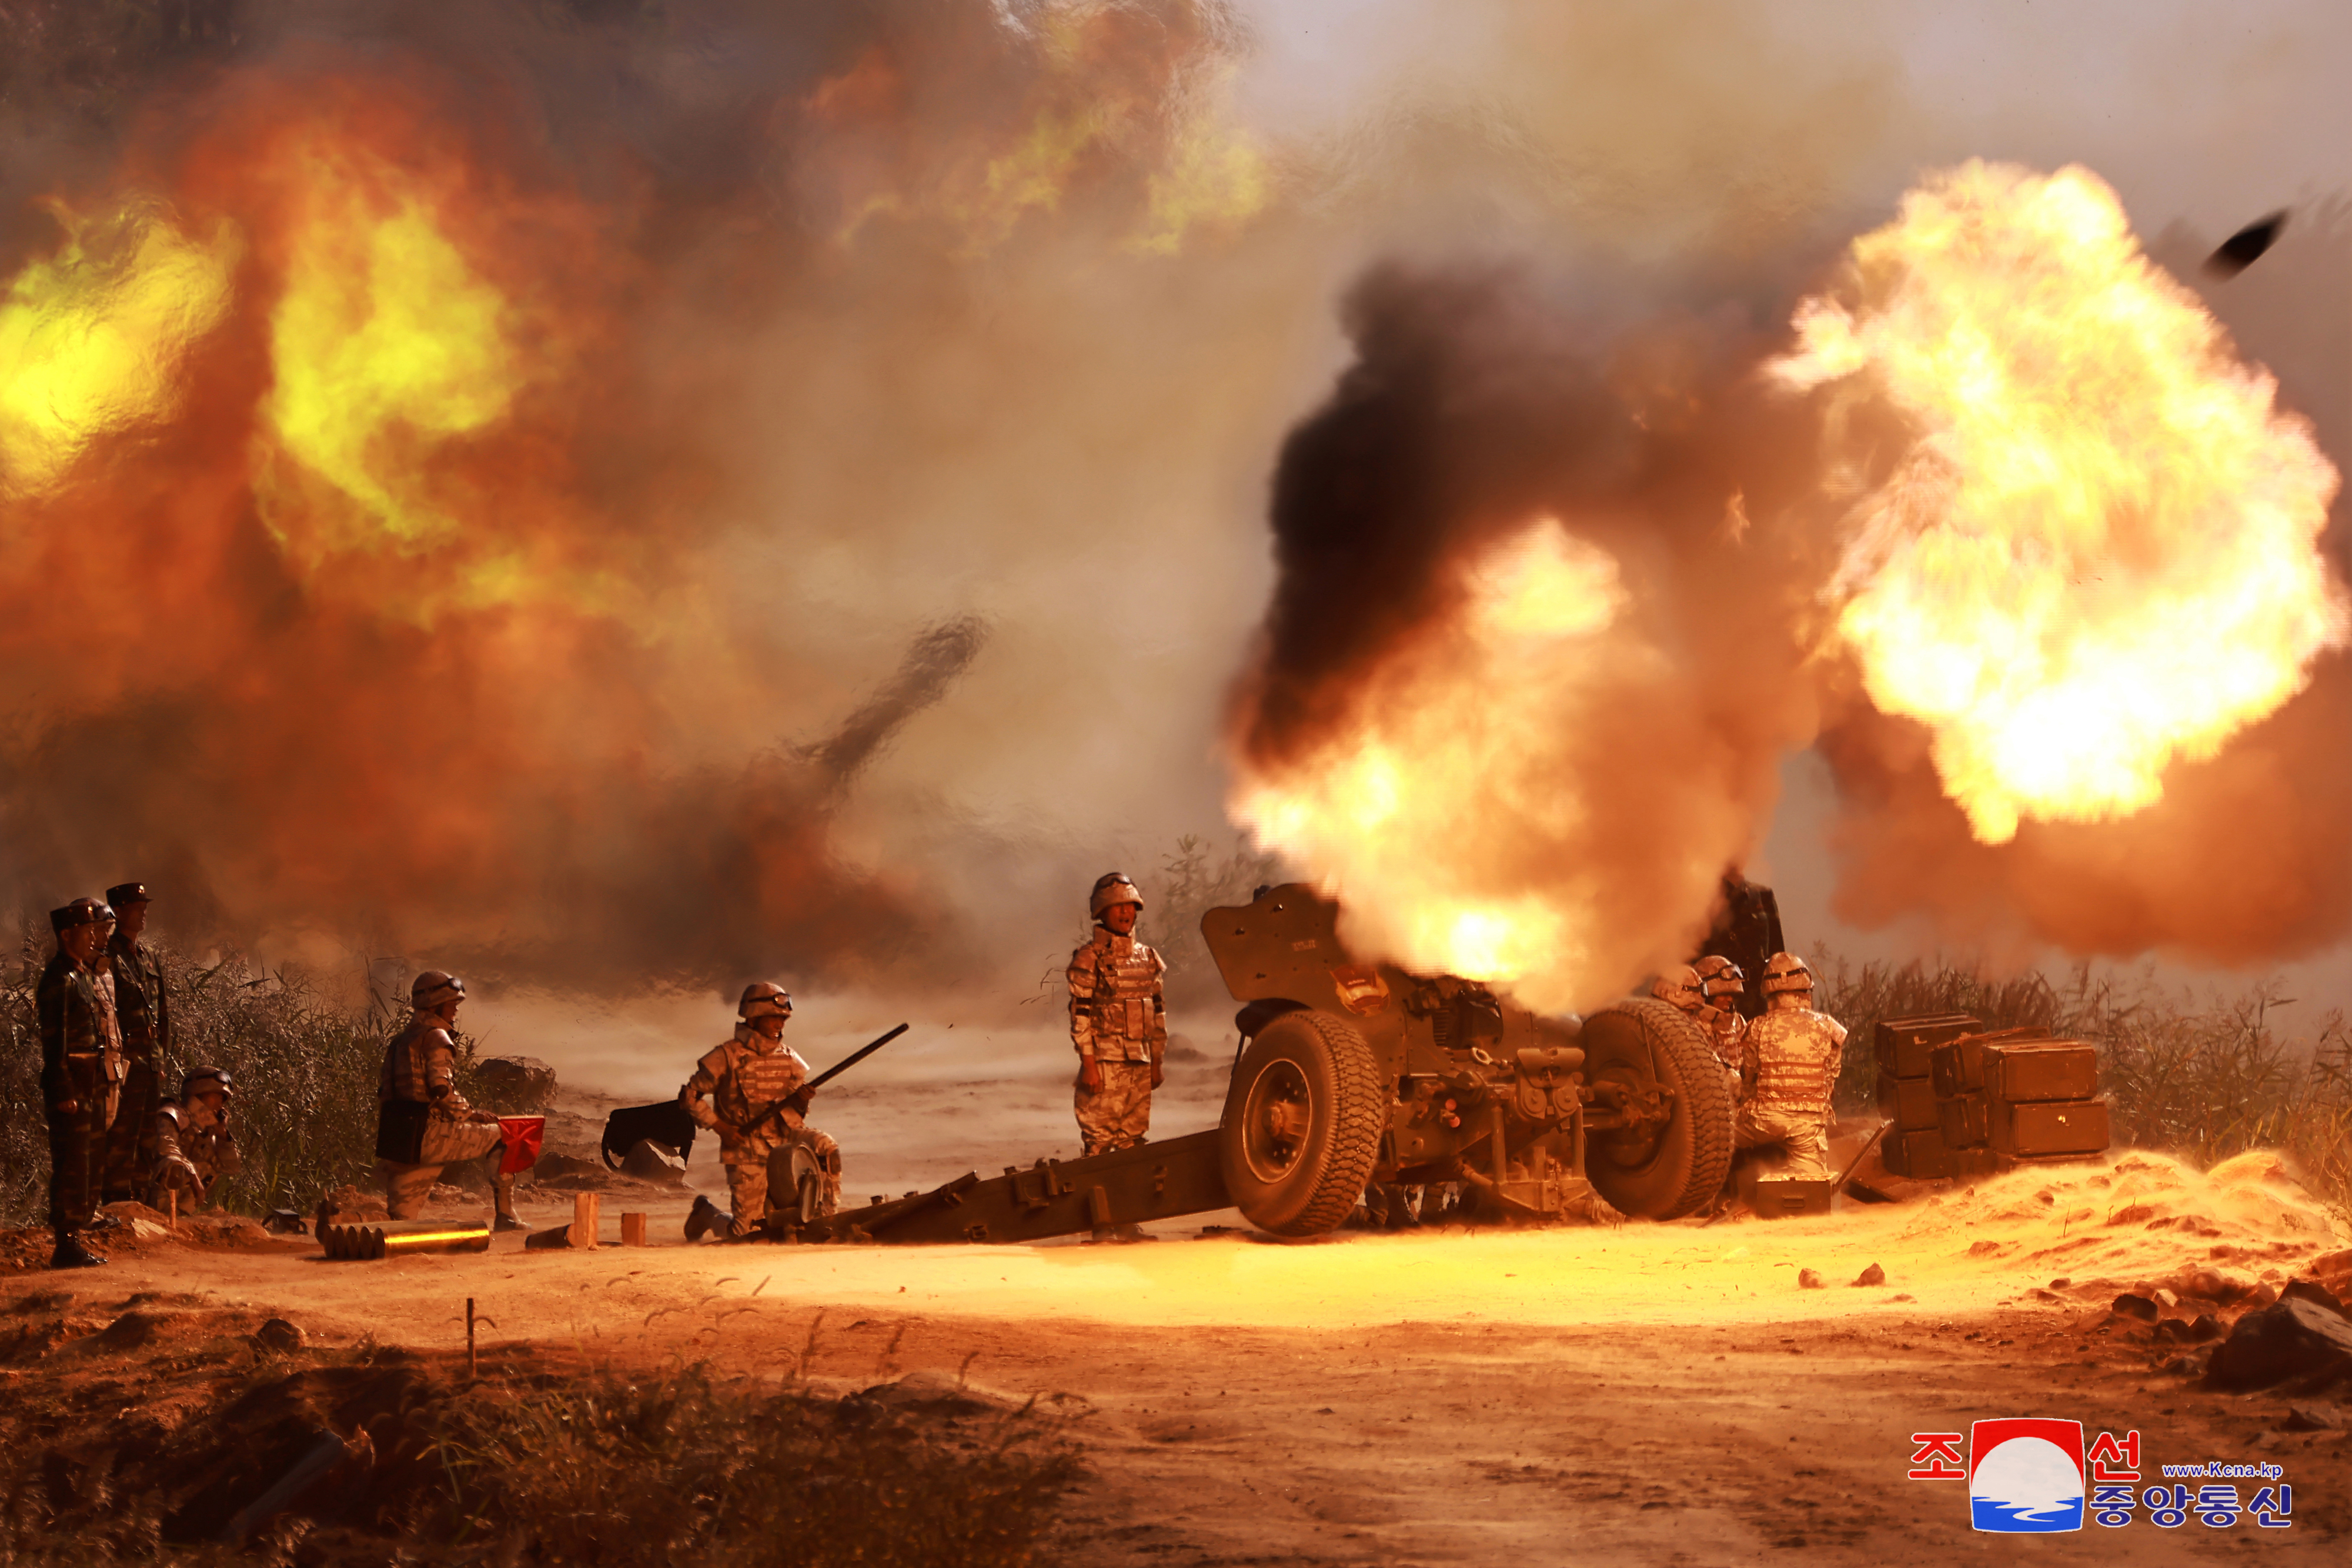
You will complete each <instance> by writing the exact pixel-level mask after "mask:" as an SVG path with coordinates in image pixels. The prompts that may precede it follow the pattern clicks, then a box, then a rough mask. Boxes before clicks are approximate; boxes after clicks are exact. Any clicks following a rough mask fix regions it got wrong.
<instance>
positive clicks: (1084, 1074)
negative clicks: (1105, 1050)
mask: <svg viewBox="0 0 2352 1568" xmlns="http://www.w3.org/2000/svg"><path fill="white" fill-rule="evenodd" d="M1078 1082H1081V1083H1083V1084H1085V1085H1086V1086H1087V1093H1089V1094H1099V1093H1101V1092H1102V1063H1101V1062H1099V1061H1096V1060H1095V1059H1094V1058H1093V1057H1091V1056H1082V1057H1080V1058H1078Z"/></svg>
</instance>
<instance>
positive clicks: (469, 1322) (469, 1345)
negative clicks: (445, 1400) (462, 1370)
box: [466, 1296, 481, 1379]
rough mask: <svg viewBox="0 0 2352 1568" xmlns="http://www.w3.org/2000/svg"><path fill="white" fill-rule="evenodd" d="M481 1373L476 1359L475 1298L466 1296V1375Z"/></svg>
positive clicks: (474, 1375) (473, 1375)
mask: <svg viewBox="0 0 2352 1568" xmlns="http://www.w3.org/2000/svg"><path fill="white" fill-rule="evenodd" d="M480 1375H481V1364H479V1363H478V1362H477V1361H476V1360H475V1359H474V1298H473V1297H471V1296H467V1298H466V1376H467V1378H468V1379H472V1378H476V1377H479V1376H480Z"/></svg>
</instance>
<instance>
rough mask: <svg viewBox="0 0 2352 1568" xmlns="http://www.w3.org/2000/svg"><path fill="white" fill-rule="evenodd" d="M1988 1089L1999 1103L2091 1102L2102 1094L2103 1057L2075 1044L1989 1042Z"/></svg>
mask: <svg viewBox="0 0 2352 1568" xmlns="http://www.w3.org/2000/svg"><path fill="white" fill-rule="evenodd" d="M1984 1087H1985V1093H1986V1094H1987V1095H1989V1096H1990V1098H1992V1099H1995V1100H2010V1101H2017V1102H2025V1101H2037V1100H2088V1099H2089V1098H2091V1096H2093V1095H2094V1094H2096V1093H2097V1092H2099V1053H2098V1052H2097V1051H2094V1050H2092V1049H2091V1048H2090V1047H2089V1046H2087V1045H2084V1043H2083V1042H2082V1041H2080V1040H2006V1041H1989V1042H1987V1044H1986V1045H1985V1047H1984Z"/></svg>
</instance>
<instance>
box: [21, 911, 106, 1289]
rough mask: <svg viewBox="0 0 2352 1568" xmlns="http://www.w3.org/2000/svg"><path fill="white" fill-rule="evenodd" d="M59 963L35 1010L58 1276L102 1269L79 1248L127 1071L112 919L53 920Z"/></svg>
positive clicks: (47, 971)
mask: <svg viewBox="0 0 2352 1568" xmlns="http://www.w3.org/2000/svg"><path fill="white" fill-rule="evenodd" d="M49 925H50V928H51V929H52V930H54V931H55V932H56V933H57V935H58V951H57V956H55V957H53V958H51V959H50V960H49V962H48V966H47V967H46V968H44V969H43V970H42V971H41V979H40V984H39V985H38V986H37V988H35V991H34V993H33V1009H34V1012H35V1013H36V1015H37V1017H38V1019H39V1020H40V1029H41V1100H42V1103H43V1104H44V1105H45V1106H46V1107H47V1111H48V1122H49V1226H50V1228H52V1229H53V1230H55V1231H56V1232H57V1239H58V1246H57V1251H56V1253H55V1254H54V1255H53V1256H52V1257H51V1258H50V1259H49V1267H50V1268H52V1269H87V1268H89V1267H90V1266H91V1265H93V1264H98V1263H103V1262H105V1261H106V1260H105V1259H103V1258H101V1257H100V1256H99V1255H98V1254H97V1253H95V1252H92V1251H91V1250H89V1249H88V1248H87V1247H84V1246H83V1245H82V1244H81V1240H80V1238H79V1234H78V1233H79V1232H80V1231H81V1230H83V1229H85V1228H88V1227H89V1223H90V1221H91V1220H92V1219H93V1218H95V1217H96V1215H97V1212H98V1203H99V1196H100V1192H101V1191H102V1190H103V1185H104V1182H105V1177H106V1138H107V1133H108V1131H109V1130H110V1128H111V1127H112V1126H113V1125H114V1120H115V1117H116V1115H117V1114H118V1113H120V1111H121V1103H122V1081H123V1075H124V1073H125V1071H127V1064H126V1062H125V1061H124V1058H123V1054H122V1035H121V1030H120V1029H119V1028H118V1027H117V1025H116V1023H115V1019H114V977H113V974H112V972H111V971H110V968H109V967H108V965H107V963H106V942H107V938H108V937H109V936H112V935H113V934H114V911H113V910H111V909H110V908H108V907H107V906H106V905H105V904H100V902H99V901H98V900H97V899H95V898H77V899H75V900H74V901H73V902H72V903H71V904H67V905H66V906H65V907H64V908H62V909H53V910H51V911H49Z"/></svg>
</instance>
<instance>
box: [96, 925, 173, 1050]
mask: <svg viewBox="0 0 2352 1568" xmlns="http://www.w3.org/2000/svg"><path fill="white" fill-rule="evenodd" d="M106 956H107V961H108V963H109V965H110V967H111V968H112V970H113V973H114V1009H115V1014H116V1017H117V1019H118V1020H119V1021H120V1022H121V1026H122V1049H123V1050H124V1051H128V1052H130V1054H131V1060H132V1061H137V1062H139V1063H140V1064H142V1066H152V1065H154V1062H155V1061H156V1059H157V1058H158V1057H159V1056H161V1055H162V1054H163V1052H165V1051H169V1050H171V1049H172V1002H171V998H169V997H167V996H166V995H165V994H164V991H163V957H162V956H161V955H160V954H158V953H157V952H156V951H155V950H154V949H153V948H152V947H150V946H147V945H146V944H145V943H144V942H126V941H124V940H123V939H122V936H121V933H119V932H118V933H117V934H116V935H115V936H113V937H112V938H111V939H110V940H109V941H108V943H107V945H106Z"/></svg>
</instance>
